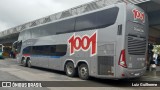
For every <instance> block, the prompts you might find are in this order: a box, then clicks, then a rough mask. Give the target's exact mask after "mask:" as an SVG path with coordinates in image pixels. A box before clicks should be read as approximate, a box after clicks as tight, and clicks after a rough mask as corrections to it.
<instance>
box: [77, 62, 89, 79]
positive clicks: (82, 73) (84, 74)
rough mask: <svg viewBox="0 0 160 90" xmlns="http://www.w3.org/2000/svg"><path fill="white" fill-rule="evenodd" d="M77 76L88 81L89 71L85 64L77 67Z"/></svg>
mask: <svg viewBox="0 0 160 90" xmlns="http://www.w3.org/2000/svg"><path fill="white" fill-rule="evenodd" d="M78 75H79V77H80V78H81V79H83V80H87V79H89V70H88V66H87V64H81V65H80V66H79V67H78Z"/></svg>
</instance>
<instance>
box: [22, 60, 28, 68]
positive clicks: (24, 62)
mask: <svg viewBox="0 0 160 90" xmlns="http://www.w3.org/2000/svg"><path fill="white" fill-rule="evenodd" d="M22 65H23V66H24V67H27V63H26V60H25V59H23V60H22Z"/></svg>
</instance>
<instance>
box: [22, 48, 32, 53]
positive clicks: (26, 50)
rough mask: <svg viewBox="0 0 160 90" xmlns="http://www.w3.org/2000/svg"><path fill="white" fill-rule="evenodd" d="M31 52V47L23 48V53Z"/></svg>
mask: <svg viewBox="0 0 160 90" xmlns="http://www.w3.org/2000/svg"><path fill="white" fill-rule="evenodd" d="M30 53H31V47H26V48H24V49H23V54H30Z"/></svg>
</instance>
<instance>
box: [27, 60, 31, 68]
mask: <svg viewBox="0 0 160 90" xmlns="http://www.w3.org/2000/svg"><path fill="white" fill-rule="evenodd" d="M27 65H28V67H29V68H31V67H32V64H31V60H30V59H28V60H27Z"/></svg>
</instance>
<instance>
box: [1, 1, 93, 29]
mask: <svg viewBox="0 0 160 90" xmlns="http://www.w3.org/2000/svg"><path fill="white" fill-rule="evenodd" d="M91 1H94V0H0V32H1V31H4V30H6V29H9V28H12V27H15V26H18V25H21V24H24V23H26V22H29V21H33V20H36V19H39V18H42V17H45V16H48V15H51V14H54V13H56V12H60V11H63V10H66V9H69V8H72V7H75V6H78V5H81V4H84V3H87V2H91Z"/></svg>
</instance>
